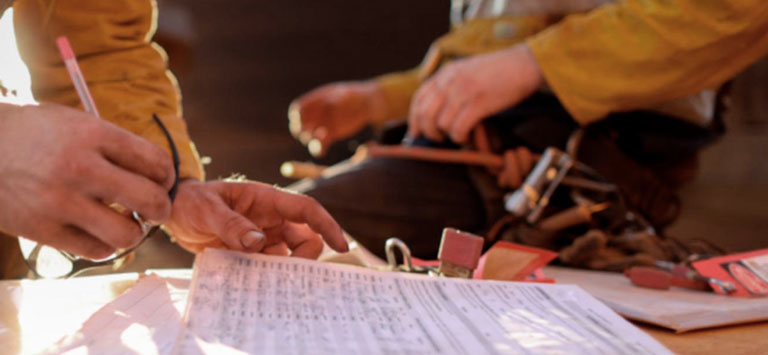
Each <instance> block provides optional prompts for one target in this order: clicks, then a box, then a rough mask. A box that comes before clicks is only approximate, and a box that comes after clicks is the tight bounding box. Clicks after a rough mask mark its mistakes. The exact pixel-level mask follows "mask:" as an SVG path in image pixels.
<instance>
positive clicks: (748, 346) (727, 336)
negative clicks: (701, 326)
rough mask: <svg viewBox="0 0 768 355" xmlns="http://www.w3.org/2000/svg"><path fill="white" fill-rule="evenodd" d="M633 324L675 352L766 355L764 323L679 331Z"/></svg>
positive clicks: (767, 338)
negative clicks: (676, 332) (685, 331)
mask: <svg viewBox="0 0 768 355" xmlns="http://www.w3.org/2000/svg"><path fill="white" fill-rule="evenodd" d="M637 326H638V327H640V329H642V330H644V331H645V332H647V333H648V334H650V335H651V336H653V337H654V338H656V340H658V341H659V342H661V343H662V344H664V345H665V346H666V347H667V348H669V349H670V350H672V351H673V352H675V353H678V354H684V355H687V354H728V355H736V354H768V322H762V323H755V324H748V325H737V326H731V327H723V328H714V329H709V330H699V331H692V332H689V333H682V334H675V333H674V332H672V331H669V330H666V329H663V328H658V327H655V326H650V325H642V324H637Z"/></svg>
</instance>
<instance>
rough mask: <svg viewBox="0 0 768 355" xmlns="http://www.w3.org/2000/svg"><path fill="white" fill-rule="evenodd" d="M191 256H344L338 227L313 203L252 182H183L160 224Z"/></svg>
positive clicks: (283, 191) (295, 194) (289, 193)
mask: <svg viewBox="0 0 768 355" xmlns="http://www.w3.org/2000/svg"><path fill="white" fill-rule="evenodd" d="M165 227H166V228H167V229H168V230H169V232H170V233H171V235H173V236H174V238H175V239H176V242H177V243H179V244H180V245H181V246H183V247H184V248H186V249H188V250H190V251H192V252H200V251H202V250H203V249H204V248H207V247H211V248H224V249H231V250H239V251H245V252H263V253H266V254H278V255H287V254H290V255H292V256H297V257H303V258H312V259H314V258H317V257H318V256H319V255H320V252H321V251H322V250H323V240H325V242H327V243H328V245H329V246H330V247H331V248H333V249H334V250H336V251H339V252H346V251H347V242H346V240H345V239H344V236H343V235H342V230H341V227H339V225H338V224H337V223H336V221H334V219H333V218H332V217H331V216H330V214H328V212H327V211H326V210H325V209H324V208H323V207H322V206H320V204H319V203H317V201H315V200H314V199H313V198H311V197H309V196H306V195H302V194H298V193H293V192H290V191H286V190H283V189H280V188H277V187H274V186H270V185H266V184H262V183H258V182H252V181H242V182H239V181H238V182H234V181H211V182H200V181H195V180H185V181H183V182H182V183H181V184H180V185H179V192H178V195H177V196H176V200H175V201H174V203H173V212H172V216H171V220H170V222H169V223H167V224H166V225H165Z"/></svg>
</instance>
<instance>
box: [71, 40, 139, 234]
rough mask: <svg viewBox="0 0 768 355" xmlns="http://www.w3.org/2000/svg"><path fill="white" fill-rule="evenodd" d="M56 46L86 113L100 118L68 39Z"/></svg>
mask: <svg viewBox="0 0 768 355" xmlns="http://www.w3.org/2000/svg"><path fill="white" fill-rule="evenodd" d="M56 46H57V47H59V53H60V54H61V59H63V60H64V65H65V66H66V67H67V72H69V77H70V78H71V79H72V84H73V85H74V86H75V91H77V96H80V102H81V103H82V104H83V108H84V109H85V112H88V113H90V114H92V115H94V116H96V117H100V116H99V110H97V109H96V102H94V101H93V96H91V91H90V90H88V84H86V83H85V78H84V77H83V72H82V71H80V66H79V65H77V58H76V57H75V52H74V51H73V50H72V46H70V45H69V41H68V40H67V37H64V36H61V37H59V38H57V39H56ZM131 216H132V217H133V219H134V220H136V222H137V223H139V226H141V230H142V231H143V232H144V233H147V232H148V231H149V230H150V229H151V228H152V226H150V225H149V224H147V223H146V222H145V221H144V219H143V218H141V216H139V214H138V213H136V211H133V212H132V213H131Z"/></svg>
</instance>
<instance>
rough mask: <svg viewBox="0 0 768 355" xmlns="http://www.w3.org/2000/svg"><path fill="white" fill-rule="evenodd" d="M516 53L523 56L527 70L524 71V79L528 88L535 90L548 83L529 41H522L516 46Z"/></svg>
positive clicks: (522, 60) (522, 59)
mask: <svg viewBox="0 0 768 355" xmlns="http://www.w3.org/2000/svg"><path fill="white" fill-rule="evenodd" d="M513 49H515V50H516V52H517V53H516V54H517V55H518V56H519V57H520V58H521V62H522V63H524V68H525V70H523V71H522V73H521V74H522V76H523V78H522V80H523V82H525V83H526V84H527V85H526V86H527V88H528V89H530V91H531V92H534V91H536V90H538V89H539V88H541V87H542V86H544V84H546V82H545V80H544V74H543V73H542V71H541V67H540V66H539V62H538V61H537V60H536V56H534V55H533V51H532V50H531V47H529V46H528V44H527V43H522V44H519V45H517V46H515V47H514V48H513Z"/></svg>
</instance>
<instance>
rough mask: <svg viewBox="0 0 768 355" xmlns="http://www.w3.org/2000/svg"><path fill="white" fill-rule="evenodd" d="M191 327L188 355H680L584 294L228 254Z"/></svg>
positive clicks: (205, 288) (210, 263) (208, 261)
mask: <svg viewBox="0 0 768 355" xmlns="http://www.w3.org/2000/svg"><path fill="white" fill-rule="evenodd" d="M184 318H185V319H184V321H185V325H184V328H183V329H182V331H181V334H180V336H179V339H178V342H177V344H176V348H175V352H176V353H179V354H198V353H205V352H210V351H211V349H218V350H221V348H222V347H224V348H226V349H229V350H231V351H232V352H245V353H256V354H364V355H372V354H524V353H536V354H539V353H558V354H562V353H567V354H574V353H583V354H600V353H602V354H668V353H670V352H669V351H668V350H667V349H665V348H664V347H663V346H662V345H660V344H659V343H657V342H656V341H655V340H653V339H652V338H650V337H649V336H648V335H646V334H645V333H642V332H641V331H640V330H638V329H637V328H635V327H634V326H633V325H631V324H630V323H628V322H627V321H625V320H624V319H622V318H621V317H620V316H618V315H617V314H616V313H614V312H613V311H611V310H610V309H608V308H607V307H606V306H604V305H603V304H602V303H600V302H599V301H597V300H596V299H594V298H593V297H591V296H589V295H588V294H587V293H586V292H584V291H582V290H581V289H580V288H578V287H575V286H568V285H539V284H525V283H507V282H495V281H469V280H458V279H447V278H429V277H426V276H420V275H409V274H402V273H389V272H377V271H372V270H367V269H362V268H356V267H350V266H343V265H333V264H326V263H320V262H316V261H309V260H301V259H295V258H279V257H272V256H266V255H246V254H241V253H236V252H230V251H220V250H207V251H205V252H204V253H203V254H201V255H200V256H198V259H197V261H196V265H195V275H194V277H193V280H192V285H191V289H190V294H189V298H188V301H187V310H186V313H185V317H184ZM218 350H217V352H218Z"/></svg>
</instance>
